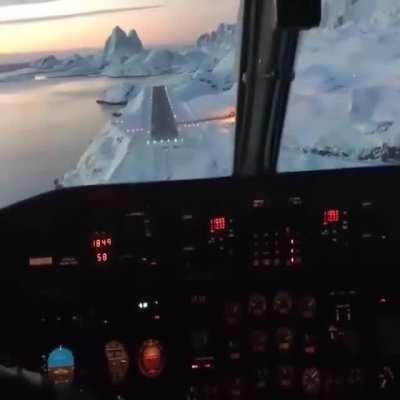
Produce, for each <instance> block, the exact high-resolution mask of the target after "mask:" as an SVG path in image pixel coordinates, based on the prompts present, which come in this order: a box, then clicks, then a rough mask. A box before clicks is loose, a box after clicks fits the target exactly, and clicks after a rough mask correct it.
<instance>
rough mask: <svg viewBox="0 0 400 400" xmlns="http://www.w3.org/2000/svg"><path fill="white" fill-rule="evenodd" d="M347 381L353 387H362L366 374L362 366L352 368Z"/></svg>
mask: <svg viewBox="0 0 400 400" xmlns="http://www.w3.org/2000/svg"><path fill="white" fill-rule="evenodd" d="M347 383H348V384H349V386H350V387H351V388H353V389H360V388H361V387H362V386H363V384H364V374H363V372H362V370H361V369H360V368H350V370H349V375H348V377H347Z"/></svg>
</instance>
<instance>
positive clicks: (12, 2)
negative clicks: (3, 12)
mask: <svg viewBox="0 0 400 400" xmlns="http://www.w3.org/2000/svg"><path fill="white" fill-rule="evenodd" d="M50 1H55V0H0V7H2V6H18V5H20V4H33V3H49V2H50Z"/></svg>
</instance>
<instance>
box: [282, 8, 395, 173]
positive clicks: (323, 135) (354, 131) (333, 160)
mask: <svg viewBox="0 0 400 400" xmlns="http://www.w3.org/2000/svg"><path fill="white" fill-rule="evenodd" d="M295 70H296V71H295V72H296V77H295V80H294V82H293V84H292V89H291V94H290V98H289V104H288V110H287V115H286V122H285V125H284V132H283V138H282V146H281V154H280V157H279V163H278V170H279V171H280V172H289V171H305V170H319V169H338V168H348V167H368V166H380V165H394V164H399V163H400V112H399V111H400V108H399V107H400V106H399V105H400V3H399V1H398V0H323V15H322V24H321V26H320V27H319V28H318V29H313V30H311V31H308V32H304V33H302V34H301V39H300V44H299V48H298V53H297V61H296V67H295Z"/></svg>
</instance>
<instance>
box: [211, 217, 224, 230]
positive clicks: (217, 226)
mask: <svg viewBox="0 0 400 400" xmlns="http://www.w3.org/2000/svg"><path fill="white" fill-rule="evenodd" d="M225 231H226V218H225V217H215V218H211V219H210V233H217V232H225Z"/></svg>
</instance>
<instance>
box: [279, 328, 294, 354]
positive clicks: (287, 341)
mask: <svg viewBox="0 0 400 400" xmlns="http://www.w3.org/2000/svg"><path fill="white" fill-rule="evenodd" d="M293 339H294V338H293V332H292V331H291V330H290V329H289V328H286V327H284V328H279V329H278V330H277V331H276V346H277V348H278V351H279V352H280V353H288V352H289V351H290V350H292V347H293Z"/></svg>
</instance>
